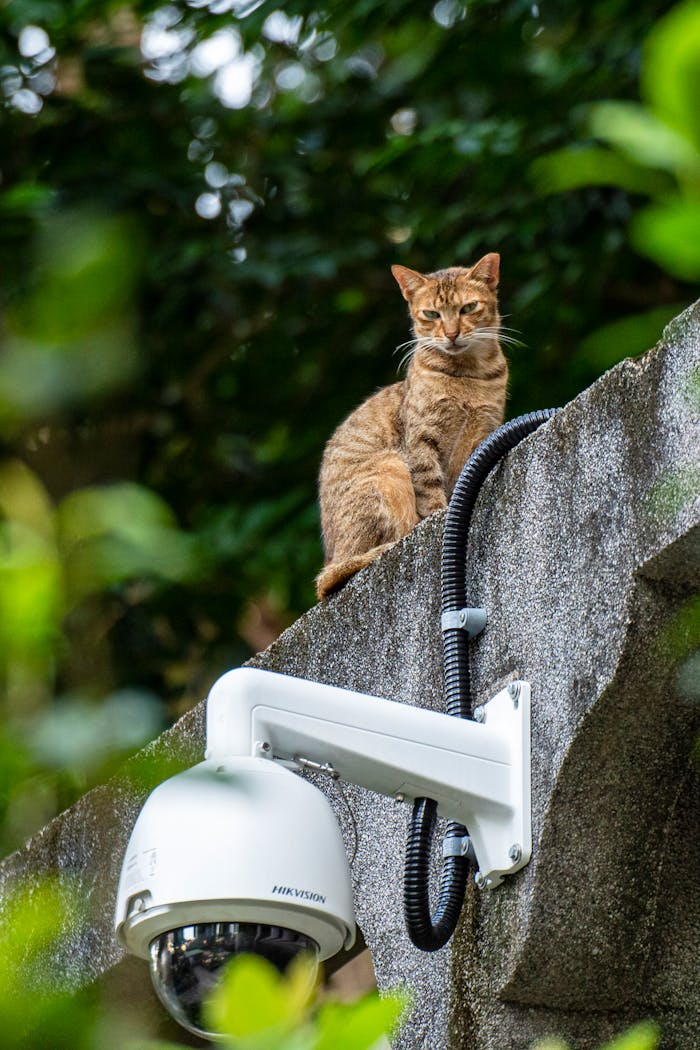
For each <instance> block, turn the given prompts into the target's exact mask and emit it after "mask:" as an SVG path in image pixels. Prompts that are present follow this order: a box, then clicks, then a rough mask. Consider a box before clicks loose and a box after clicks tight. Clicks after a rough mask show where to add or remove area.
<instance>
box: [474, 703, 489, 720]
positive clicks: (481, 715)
mask: <svg viewBox="0 0 700 1050" xmlns="http://www.w3.org/2000/svg"><path fill="white" fill-rule="evenodd" d="M472 717H473V719H474V721H475V722H485V721H486V712H485V711H484V709H483V707H481V706H479V707H475V708H474V714H473V716H472Z"/></svg>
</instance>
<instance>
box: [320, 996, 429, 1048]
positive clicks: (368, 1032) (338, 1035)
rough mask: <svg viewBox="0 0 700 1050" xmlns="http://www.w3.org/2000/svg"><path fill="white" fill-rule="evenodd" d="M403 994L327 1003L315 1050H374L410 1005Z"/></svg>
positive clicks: (323, 1011)
mask: <svg viewBox="0 0 700 1050" xmlns="http://www.w3.org/2000/svg"><path fill="white" fill-rule="evenodd" d="M408 1002H409V999H408V997H407V996H406V995H404V994H402V993H394V994H393V995H387V996H386V997H380V996H379V993H378V992H371V993H370V994H369V995H367V996H365V997H364V998H363V999H360V1000H359V1002H356V1003H335V1002H331V1003H325V1004H324V1005H323V1006H322V1007H321V1009H320V1010H319V1014H318V1039H317V1041H316V1042H315V1043H314V1050H370V1048H371V1047H373V1046H374V1045H375V1043H376V1042H377V1040H378V1039H380V1038H381V1036H383V1035H388V1034H389V1033H390V1032H391V1030H392V1029H393V1028H394V1026H395V1025H396V1024H397V1023H398V1021H399V1019H400V1017H401V1015H402V1013H403V1012H404V1011H405V1010H406V1008H407V1006H408Z"/></svg>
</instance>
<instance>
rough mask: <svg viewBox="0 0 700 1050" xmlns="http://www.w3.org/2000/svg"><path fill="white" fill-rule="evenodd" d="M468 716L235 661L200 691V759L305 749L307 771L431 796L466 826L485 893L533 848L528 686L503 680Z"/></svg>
mask: <svg viewBox="0 0 700 1050" xmlns="http://www.w3.org/2000/svg"><path fill="white" fill-rule="evenodd" d="M475 719H477V720H475V721H472V720H470V719H461V718H454V717H451V716H450V715H447V714H441V713H438V712H436V711H429V710H426V709H424V708H418V707H413V706H411V705H409V704H401V703H397V702H396V701H393V700H384V699H381V698H379V697H376V696H368V695H366V694H363V693H354V692H351V691H350V690H346V689H338V688H336V687H335V686H329V685H322V684H320V683H318V682H309V681H305V680H304V679H301V678H290V677H287V676H286V675H279V674H275V673H273V672H271V671H261V670H258V669H255V668H250V667H247V668H238V669H236V670H235V671H229V672H228V673H227V674H225V675H223V676H222V677H221V678H220V679H219V680H218V681H217V682H216V683H215V684H214V686H213V687H212V690H211V693H210V694H209V702H208V705H207V758H224V757H227V756H228V757H230V756H233V755H239V756H245V755H258V756H265V757H269V758H270V759H276V760H278V761H281V762H284V763H285V764H296V765H298V764H299V761H298V758H299V756H304V760H303V764H304V765H305V766H307V768H322V769H325V770H327V771H329V770H332V771H333V775H335V776H337V777H340V778H342V779H343V780H347V781H350V782H351V783H355V784H359V785H361V786H362V787H366V788H370V789H372V790H373V791H377V792H379V793H380V794H383V795H390V796H393V797H394V798H400V799H405V800H406V801H412V800H413V799H416V798H432V799H435V801H436V802H437V804H438V813H439V814H440V815H441V816H444V817H447V818H448V819H450V820H455V821H458V822H459V823H460V824H464V825H465V826H466V827H467V829H468V832H469V836H470V839H471V842H472V845H473V848H474V853H475V855H476V858H477V861H478V864H479V872H478V876H477V880H476V881H477V885H478V886H480V887H482V888H484V889H492V888H494V887H495V886H498V885H499V884H500V883H501V882H502V881H503V876H504V875H510V874H513V873H514V872H516V871H518V870H519V869H520V868H522V867H524V866H525V865H526V864H527V863H528V861H529V860H530V855H531V852H532V832H531V815H530V686H529V684H528V683H527V682H512V683H510V685H508V686H507V687H506V688H504V689H502V690H501V691H500V692H499V693H497V695H496V696H494V697H493V699H491V700H489V701H488V703H486V704H484V705H483V707H482V708H480V709H478V712H475Z"/></svg>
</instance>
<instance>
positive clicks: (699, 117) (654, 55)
mask: <svg viewBox="0 0 700 1050" xmlns="http://www.w3.org/2000/svg"><path fill="white" fill-rule="evenodd" d="M642 94H643V96H644V97H645V98H646V99H647V100H648V102H649V103H650V105H651V107H652V109H654V111H655V112H656V113H657V114H658V116H659V117H661V119H662V120H664V121H666V122H667V123H668V124H670V125H671V126H672V127H674V128H675V129H676V130H677V131H679V132H680V133H681V134H682V135H685V136H687V138H689V139H690V140H691V141H693V142H694V143H695V144H696V145H697V146H698V147H700V105H699V104H698V99H700V2H699V0H687V2H686V3H682V4H679V5H678V6H677V7H675V8H674V9H673V10H672V11H670V12H669V14H668V15H666V17H665V18H663V19H662V20H661V21H660V22H659V23H658V24H657V25H656V27H655V28H654V29H653V30H652V31H651V33H650V34H649V36H648V38H647V41H646V45H645V49H644V59H643V64H642Z"/></svg>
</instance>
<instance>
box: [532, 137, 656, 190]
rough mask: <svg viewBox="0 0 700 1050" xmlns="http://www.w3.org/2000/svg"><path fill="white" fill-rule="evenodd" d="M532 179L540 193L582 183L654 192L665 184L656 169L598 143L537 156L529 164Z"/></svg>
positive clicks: (564, 188)
mask: <svg viewBox="0 0 700 1050" xmlns="http://www.w3.org/2000/svg"><path fill="white" fill-rule="evenodd" d="M529 175H530V178H531V181H532V182H533V183H534V185H535V186H536V187H537V189H538V190H539V192H540V193H543V194H549V193H562V192H563V191H565V190H576V189H581V188H582V187H583V186H618V187H619V188H620V189H624V190H628V191H629V192H630V193H644V194H649V195H653V194H655V193H657V192H658V191H659V190H661V189H663V188H664V187H665V186H668V184H669V183H668V180H667V179H666V178H664V177H663V176H661V175H660V174H659V173H658V172H652V171H647V170H645V169H644V168H640V167H639V166H638V165H637V164H635V163H633V162H632V161H630V160H627V159H626V158H625V157H621V156H620V155H619V154H618V153H613V152H612V151H611V150H608V149H602V148H601V147H599V146H588V147H586V148H566V149H562V150H557V151H556V152H554V153H549V154H547V155H546V156H544V157H540V158H538V160H536V161H534V162H533V164H532V165H531V166H530V170H529Z"/></svg>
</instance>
